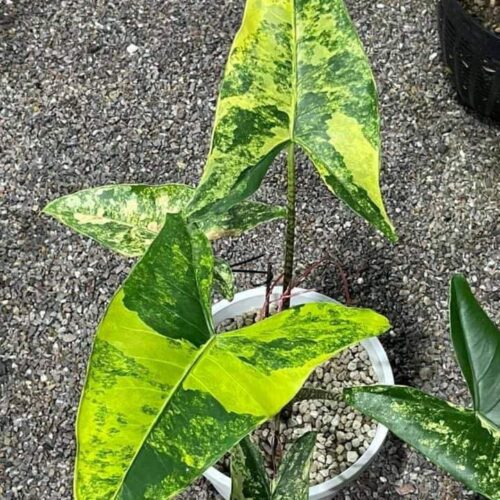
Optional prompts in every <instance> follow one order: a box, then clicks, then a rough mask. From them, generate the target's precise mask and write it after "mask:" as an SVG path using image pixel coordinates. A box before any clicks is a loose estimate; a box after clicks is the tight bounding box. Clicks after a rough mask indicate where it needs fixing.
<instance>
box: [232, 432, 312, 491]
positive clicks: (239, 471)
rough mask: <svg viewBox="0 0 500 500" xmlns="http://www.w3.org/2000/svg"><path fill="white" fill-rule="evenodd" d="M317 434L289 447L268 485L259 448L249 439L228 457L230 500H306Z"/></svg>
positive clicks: (243, 441)
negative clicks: (229, 463) (229, 460)
mask: <svg viewBox="0 0 500 500" xmlns="http://www.w3.org/2000/svg"><path fill="white" fill-rule="evenodd" d="M315 444H316V433H314V432H308V433H306V434H304V435H303V436H301V437H300V438H299V439H297V441H296V442H295V443H294V444H293V445H292V446H291V447H290V450H289V451H288V452H287V454H286V455H285V458H284V460H283V462H282V464H281V465H280V468H279V471H278V477H277V478H276V481H275V482H273V484H274V486H272V485H271V481H270V480H269V476H268V474H267V472H266V469H265V466H264V460H263V459H262V455H261V453H260V451H259V449H258V448H257V447H256V446H255V445H254V444H253V443H252V441H251V439H250V438H249V437H246V438H244V439H243V440H242V441H241V442H240V443H239V445H238V446H236V447H235V448H234V449H233V451H232V454H231V500H307V499H308V498H309V471H310V468H311V458H312V453H313V450H314V446H315Z"/></svg>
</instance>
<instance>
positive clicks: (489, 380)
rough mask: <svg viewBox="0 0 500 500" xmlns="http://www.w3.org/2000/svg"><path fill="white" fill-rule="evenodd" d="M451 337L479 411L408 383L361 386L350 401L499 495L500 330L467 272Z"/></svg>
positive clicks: (472, 483)
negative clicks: (480, 303)
mask: <svg viewBox="0 0 500 500" xmlns="http://www.w3.org/2000/svg"><path fill="white" fill-rule="evenodd" d="M450 322H451V336H452V340H453V345H454V347H455V351H456V354H457V358H458V361H459V363H460V366H461V368H462V372H463V374H464V377H465V379H466V381H467V384H468V386H469V389H470V391H471V393H472V399H473V402H474V410H469V409H466V408H462V407H459V406H455V405H452V404H450V403H448V402H446V401H442V400H441V399H438V398H435V397H432V396H429V395H427V394H424V393H423V392H420V391H418V390H417V389H412V388H409V387H397V386H396V387H385V386H372V387H356V388H351V389H348V390H346V391H344V394H345V397H346V399H347V401H348V403H349V404H350V405H352V406H354V407H355V408H357V409H358V410H360V411H362V412H363V413H365V414H366V415H369V416H370V417H372V418H374V419H376V420H378V421H379V422H381V423H382V424H384V425H385V426H387V427H388V428H389V429H390V430H391V431H392V432H394V434H396V435H397V436H399V437H400V438H401V439H403V440H404V441H406V442H408V443H409V444H411V445H412V446H414V447H415V448H416V449H417V450H419V451H421V452H422V453H423V454H424V455H425V456H426V457H428V458H429V460H431V461H432V462H434V463H435V464H436V465H439V466H440V467H442V468H443V469H445V470H446V471H448V472H449V473H450V474H451V475H452V476H454V477H455V478H457V479H458V480H459V481H462V482H463V483H464V484H465V485H467V486H468V487H469V488H471V489H473V490H474V491H477V492H478V493H481V494H483V495H485V496H487V497H488V498H493V499H496V500H498V499H500V427H499V426H498V422H499V417H500V403H499V401H500V352H499V351H500V331H499V330H498V328H497V327H496V326H495V325H494V324H493V323H492V321H491V320H490V319H489V318H488V316H487V315H486V313H485V312H484V311H483V310H482V308H481V306H480V305H479V304H478V302H477V301H476V299H475V298H474V296H473V295H472V292H471V290H470V288H469V285H468V284H467V281H466V280H465V278H463V277H462V276H455V277H454V278H453V279H452V283H451V291H450Z"/></svg>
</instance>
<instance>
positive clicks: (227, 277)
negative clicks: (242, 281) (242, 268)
mask: <svg viewBox="0 0 500 500" xmlns="http://www.w3.org/2000/svg"><path fill="white" fill-rule="evenodd" d="M214 282H215V283H214V284H215V287H216V288H217V289H218V290H219V292H220V293H221V295H222V296H223V297H224V298H225V299H227V300H229V301H231V300H233V299H234V293H235V291H236V283H235V282H234V274H233V271H232V270H231V266H230V265H229V264H228V263H227V262H226V261H225V260H222V259H215V263H214Z"/></svg>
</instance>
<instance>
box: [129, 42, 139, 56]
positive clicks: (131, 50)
mask: <svg viewBox="0 0 500 500" xmlns="http://www.w3.org/2000/svg"><path fill="white" fill-rule="evenodd" d="M138 50H139V47H138V46H137V45H134V44H133V43H131V44H130V45H129V46H128V47H127V52H128V53H129V54H130V55H132V54H135V53H136V52H137V51H138Z"/></svg>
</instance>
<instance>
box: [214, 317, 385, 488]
mask: <svg viewBox="0 0 500 500" xmlns="http://www.w3.org/2000/svg"><path fill="white" fill-rule="evenodd" d="M256 318H257V311H252V312H249V313H247V314H245V315H243V316H238V317H236V318H234V319H229V320H226V321H224V322H223V323H221V324H220V325H219V327H218V331H219V332H222V331H231V330H234V329H237V328H241V327H243V326H245V325H247V326H248V325H251V324H252V323H254V322H255V321H256ZM376 382H377V380H376V375H375V373H374V371H373V368H372V365H371V363H370V360H369V357H368V354H367V352H366V350H365V349H364V348H363V347H362V346H361V345H358V346H354V347H352V348H351V349H347V350H345V351H343V352H342V353H340V354H339V355H338V356H336V357H335V358H333V359H331V360H330V361H327V362H326V363H324V364H323V365H321V366H320V367H318V368H317V369H316V370H315V372H314V373H313V374H312V375H311V377H310V378H309V379H308V381H307V382H306V384H305V387H310V388H317V389H326V390H329V391H335V392H339V393H340V390H341V389H342V388H343V387H349V386H353V385H366V384H374V383H376ZM273 429H274V426H273V423H271V422H268V423H266V424H264V425H263V426H262V427H260V428H259V429H257V430H256V431H255V432H254V433H253V436H252V437H253V440H254V441H255V442H256V443H257V444H258V446H259V448H260V450H261V451H262V452H263V453H264V458H265V461H266V464H267V468H268V472H269V474H270V475H271V474H272V467H271V454H272V443H273V438H274V430H273ZM376 429H377V425H376V423H374V422H372V421H371V420H370V419H368V418H366V417H364V416H363V415H361V414H360V413H358V412H357V411H356V410H354V409H352V408H350V407H349V406H347V405H346V404H345V402H344V401H342V400H341V399H340V397H339V398H338V399H336V400H332V401H325V400H306V401H297V402H295V403H293V405H292V406H291V407H290V408H287V409H285V411H284V412H282V418H281V423H280V429H279V433H278V436H279V439H280V442H281V444H282V448H283V449H284V450H285V453H286V451H287V450H288V449H289V448H290V446H291V445H292V443H293V442H294V441H295V440H296V439H298V438H299V437H300V436H301V435H302V434H304V433H305V432H307V431H311V430H314V431H316V432H317V433H318V436H317V440H316V449H315V451H314V455H313V462H312V464H311V474H310V484H311V486H313V485H315V484H319V483H322V482H324V481H326V480H328V479H331V478H333V477H335V476H337V475H338V474H340V473H341V472H343V471H344V470H346V469H347V468H348V467H349V466H351V465H352V464H353V463H354V462H355V461H356V460H357V459H358V458H359V457H360V456H361V455H362V454H363V453H364V452H365V451H366V449H367V448H368V446H369V445H370V443H371V441H372V439H373V437H374V436H375V432H376ZM229 463H230V462H229V456H226V457H225V458H224V459H223V460H222V461H221V462H220V463H219V464H218V465H217V468H219V469H220V470H221V471H222V472H224V473H225V474H228V471H229Z"/></svg>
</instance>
